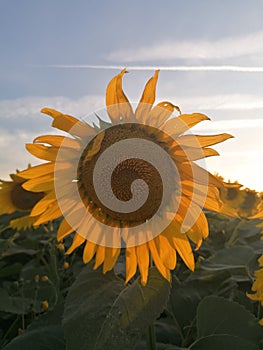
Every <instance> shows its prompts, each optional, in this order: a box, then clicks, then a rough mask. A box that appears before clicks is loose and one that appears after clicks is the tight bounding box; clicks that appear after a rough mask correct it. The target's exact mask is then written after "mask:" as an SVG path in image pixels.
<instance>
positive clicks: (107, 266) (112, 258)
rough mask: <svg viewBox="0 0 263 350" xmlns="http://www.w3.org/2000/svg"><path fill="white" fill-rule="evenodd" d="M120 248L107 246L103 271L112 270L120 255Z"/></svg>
mask: <svg viewBox="0 0 263 350" xmlns="http://www.w3.org/2000/svg"><path fill="white" fill-rule="evenodd" d="M120 251H121V250H120V248H114V247H113V248H111V247H105V259H104V264H103V273H106V272H108V271H110V270H112V268H113V266H114V265H115V263H116V261H117V259H118V256H119V255H120Z"/></svg>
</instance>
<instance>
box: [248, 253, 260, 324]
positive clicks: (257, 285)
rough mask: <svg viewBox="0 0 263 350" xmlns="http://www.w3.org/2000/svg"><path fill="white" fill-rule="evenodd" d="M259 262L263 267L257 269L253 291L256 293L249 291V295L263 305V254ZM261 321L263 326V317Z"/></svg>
mask: <svg viewBox="0 0 263 350" xmlns="http://www.w3.org/2000/svg"><path fill="white" fill-rule="evenodd" d="M258 263H259V266H260V267H261V269H259V270H257V271H255V276H256V280H255V281H254V283H253V285H252V291H253V292H255V293H253V294H249V293H247V296H248V297H249V298H250V299H251V300H256V301H259V302H260V303H261V305H262V306H263V255H261V257H260V258H259V259H258ZM259 323H260V324H261V325H262V326H263V318H262V319H261V320H260V321H259Z"/></svg>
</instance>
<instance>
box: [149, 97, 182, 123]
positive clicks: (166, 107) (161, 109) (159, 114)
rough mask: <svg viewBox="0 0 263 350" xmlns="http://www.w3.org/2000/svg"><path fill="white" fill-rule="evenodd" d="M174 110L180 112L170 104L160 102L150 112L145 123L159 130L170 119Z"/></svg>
mask: <svg viewBox="0 0 263 350" xmlns="http://www.w3.org/2000/svg"><path fill="white" fill-rule="evenodd" d="M175 110H177V111H178V112H179V113H180V112H181V111H180V108H179V107H178V106H175V105H173V104H172V103H171V102H168V101H164V102H160V103H158V104H157V106H155V107H154V108H153V109H152V110H151V111H150V113H149V116H148V119H147V122H148V123H150V125H152V126H155V127H156V128H159V127H161V125H163V124H164V123H165V122H166V121H167V119H169V118H170V116H171V115H172V114H173V112H174V111H175Z"/></svg>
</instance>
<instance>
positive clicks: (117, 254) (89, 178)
mask: <svg viewBox="0 0 263 350" xmlns="http://www.w3.org/2000/svg"><path fill="white" fill-rule="evenodd" d="M125 73H126V70H125V69H124V70H122V71H121V72H120V73H119V74H118V75H116V76H115V77H113V79H112V80H111V81H110V82H109V84H108V86H107V89H106V109H105V111H104V112H105V113H106V114H107V116H108V120H107V121H106V120H105V118H103V113H104V112H101V114H100V113H99V114H96V117H97V120H98V123H97V124H93V125H91V124H89V123H87V122H86V121H85V120H78V119H77V118H75V117H73V116H70V115H67V114H64V113H62V112H59V111H56V110H54V109H51V108H43V109H42V113H43V114H45V115H47V116H49V117H51V118H52V127H53V128H54V129H57V130H59V133H60V134H50V135H41V136H37V137H36V138H35V139H34V141H33V142H32V143H28V144H27V145H26V147H27V150H28V151H29V152H30V153H31V154H32V155H34V156H35V157H36V158H38V159H40V160H41V162H42V163H41V164H39V165H36V166H32V167H31V166H28V167H27V168H25V169H24V170H22V171H17V172H16V173H14V174H11V175H10V177H11V179H10V181H6V180H1V182H0V232H1V233H0V296H1V297H0V344H1V349H4V350H31V349H32V350H33V349H34V350H35V349H36V348H38V349H39V350H48V349H49V350H53V349H54V350H64V349H67V350H105V349H106V350H108V349H109V350H176V349H177V350H180V349H181V350H183V349H185V350H210V349H213V350H221V349H227V350H228V349H229V350H230V349H231V350H232V349H239V350H259V349H263V310H262V305H263V242H262V240H261V234H262V227H263V223H262V222H263V194H262V193H257V192H256V191H254V190H250V189H248V188H244V187H243V186H242V185H241V184H239V183H238V182H230V181H226V180H224V178H223V177H221V176H220V174H219V175H218V174H211V173H209V172H208V171H207V170H205V168H203V167H202V166H201V165H200V164H199V163H198V161H200V160H202V159H204V158H206V157H210V156H216V155H218V153H217V151H216V150H215V149H213V148H211V146H214V145H216V144H218V143H221V142H223V141H227V140H228V139H229V138H231V137H232V136H231V135H229V134H217V135H194V134H192V133H191V132H190V129H191V128H192V127H193V126H195V125H196V124H198V123H199V122H202V121H204V120H208V119H209V118H208V117H207V116H206V115H204V114H202V113H192V114H183V113H182V112H181V109H180V108H179V107H178V106H175V105H174V104H173V103H171V102H168V101H163V102H160V103H158V104H156V105H154V103H155V93H156V84H157V80H158V74H159V71H156V72H155V74H154V75H153V77H151V78H150V79H149V80H148V82H147V83H146V85H145V87H144V90H143V93H142V96H141V99H140V101H139V103H138V105H137V106H136V107H135V108H134V107H133V106H132V105H131V104H130V102H129V100H128V98H127V97H126V95H125V94H124V92H123V89H122V79H123V77H124V74H125ZM175 114H176V115H175ZM65 134H66V136H65ZM29 142H30V140H29ZM222 156H223V155H222ZM109 174H110V175H109ZM109 179H110V181H109ZM138 179H139V180H138ZM145 184H146V185H147V186H146V185H145ZM146 187H147V189H146ZM116 198H117V199H116ZM134 198H135V199H134Z"/></svg>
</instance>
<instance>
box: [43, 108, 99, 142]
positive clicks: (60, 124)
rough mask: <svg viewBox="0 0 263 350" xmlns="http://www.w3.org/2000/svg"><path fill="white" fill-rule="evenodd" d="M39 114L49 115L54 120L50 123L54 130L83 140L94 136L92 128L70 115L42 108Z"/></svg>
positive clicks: (94, 132)
mask: <svg viewBox="0 0 263 350" xmlns="http://www.w3.org/2000/svg"><path fill="white" fill-rule="evenodd" d="M41 112H42V113H45V114H48V115H50V116H51V117H52V118H53V119H54V120H53V123H52V126H53V127H54V128H57V129H60V130H63V131H66V132H69V133H70V134H72V135H75V136H78V137H80V138H83V139H86V138H88V137H91V136H95V135H96V131H95V129H94V128H92V127H91V126H90V125H88V124H86V123H83V122H81V121H80V120H78V119H77V118H75V117H72V116H71V115H67V114H63V113H61V112H58V111H56V110H55V109H51V108H43V109H41Z"/></svg>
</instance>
